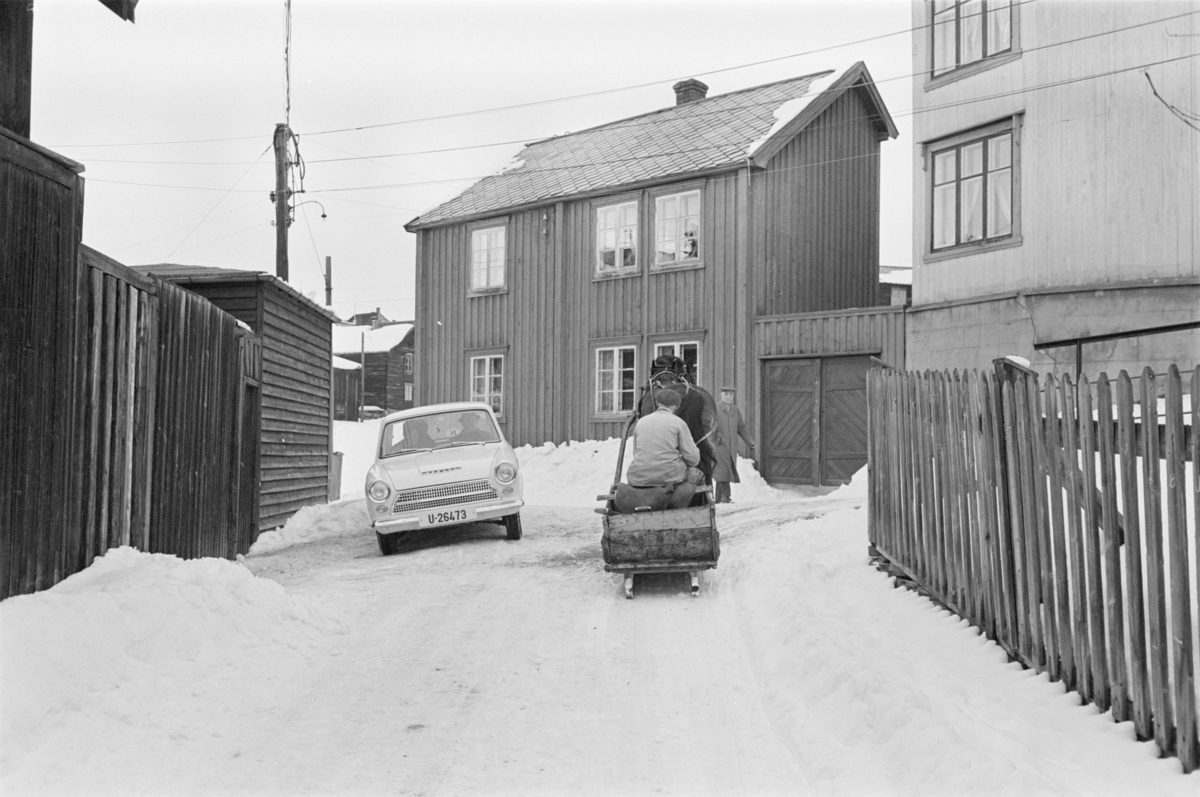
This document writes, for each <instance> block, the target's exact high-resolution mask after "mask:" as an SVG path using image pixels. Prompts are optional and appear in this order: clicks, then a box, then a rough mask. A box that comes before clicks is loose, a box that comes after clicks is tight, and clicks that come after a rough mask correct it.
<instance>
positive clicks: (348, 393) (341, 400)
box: [333, 354, 363, 421]
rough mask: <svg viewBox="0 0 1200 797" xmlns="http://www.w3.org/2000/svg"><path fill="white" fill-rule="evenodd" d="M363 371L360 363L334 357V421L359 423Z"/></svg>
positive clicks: (361, 404)
mask: <svg viewBox="0 0 1200 797" xmlns="http://www.w3.org/2000/svg"><path fill="white" fill-rule="evenodd" d="M362 383H363V370H362V366H361V365H359V364H358V363H356V362H354V361H352V360H347V359H346V358H344V357H338V356H337V355H336V354H335V355H333V419H334V420H335V421H357V420H359V419H360V418H361V417H362V416H361V410H362V406H363V400H362Z"/></svg>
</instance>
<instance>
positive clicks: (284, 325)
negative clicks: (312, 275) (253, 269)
mask: <svg viewBox="0 0 1200 797" xmlns="http://www.w3.org/2000/svg"><path fill="white" fill-rule="evenodd" d="M259 284H260V285H263V286H265V287H264V292H263V314H262V327H261V329H260V331H261V335H262V339H263V379H262V482H261V498H260V500H261V508H260V513H259V528H260V529H263V530H266V529H271V528H275V527H277V526H281V525H283V524H284V522H286V521H287V519H288V518H289V517H291V516H292V514H294V513H295V512H296V510H298V509H300V508H301V507H304V506H308V505H310V504H323V503H325V502H326V501H328V500H329V453H330V451H332V450H333V449H332V442H333V441H332V425H333V420H332V418H333V414H332V411H333V408H332V398H333V389H332V384H331V381H332V375H331V371H332V368H331V366H330V363H331V357H332V348H333V341H332V328H331V321H330V320H329V318H328V317H326V316H324V315H322V314H321V313H319V312H317V311H316V310H315V309H314V308H311V307H309V306H308V305H306V304H304V303H302V302H301V301H300V299H299V298H297V297H295V296H293V295H291V294H290V293H288V292H286V291H285V290H284V289H283V288H281V287H280V286H278V285H277V284H275V283H273V282H263V283H259Z"/></svg>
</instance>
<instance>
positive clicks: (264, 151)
mask: <svg viewBox="0 0 1200 797" xmlns="http://www.w3.org/2000/svg"><path fill="white" fill-rule="evenodd" d="M270 150H271V147H270V146H269V145H268V146H267V148H266V149H264V150H263V151H262V154H261V155H259V156H258V158H257V159H256V160H255V163H257V162H258V161H259V160H262V156H263V155H266V154H267V153H268V152H269V151H270ZM253 168H254V164H253V163H252V164H250V168H248V169H246V171H244V172H242V176H241V177H239V178H238V179H237V180H236V181H235V182H234V184H233V185H231V186H230V187H229V190H228V191H226V192H225V193H224V194H222V195H221V198H220V199H218V200H217V203H216V204H215V205H213V206H212V207H211V208H209V209H208V213H205V214H204V216H203V217H201V219H200V221H198V222H196V226H195V227H192V229H191V232H189V233H188V234H187V235H185V236H183V237H182V238H180V239H179V243H177V244H175V249H172V250H171V252H170V254H168V255H167V256H166V257H165V258H163V261H164V262H166V261H169V260H170V259H171V256H172V255H174V254H175V252H176V250H178V249H179V247H180V246H182V245H183V242H184V241H186V240H187V239H188V238H190V237H191V236H192V233H194V232H195V231H196V228H197V227H199V226H200V225H201V224H203V223H204V220H205V219H207V218H208V217H209V216H210V215H212V212H213V211H214V210H216V209H217V206H218V205H220V204H221V203H222V202H224V201H225V197H227V196H229V194H230V193H231V192H232V191H233V190H234V189H235V188H237V184H238V183H240V182H241V181H242V180H243V179H245V177H246V175H247V174H249V173H250V169H253Z"/></svg>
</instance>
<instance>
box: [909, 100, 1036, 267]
mask: <svg viewBox="0 0 1200 797" xmlns="http://www.w3.org/2000/svg"><path fill="white" fill-rule="evenodd" d="M1017 131H1018V128H1017V126H1016V124H1015V120H1007V121H1005V122H1003V123H1000V124H997V125H992V126H990V127H989V128H985V129H983V130H980V131H976V132H974V133H967V134H964V135H962V136H958V137H956V138H955V139H951V140H947V141H943V142H935V143H933V144H930V145H929V147H928V152H929V153H930V157H931V160H932V191H931V210H930V219H931V229H932V238H931V243H930V251H931V252H935V253H936V252H938V251H940V250H944V249H950V248H952V247H956V246H966V245H974V246H981V245H986V244H988V243H994V242H998V241H1002V240H1004V239H1016V231H1017V221H1018V219H1017V212H1016V211H1017V192H1016V185H1017V183H1016V174H1018V173H1019V172H1018V171H1017V170H1018V169H1019V167H1020V164H1019V162H1018V159H1017V154H1018V148H1017V147H1016V146H1014V141H1015V140H1016V135H1017Z"/></svg>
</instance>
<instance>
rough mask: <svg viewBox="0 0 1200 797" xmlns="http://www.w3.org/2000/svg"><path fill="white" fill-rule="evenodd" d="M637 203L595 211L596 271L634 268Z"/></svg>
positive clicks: (611, 271)
mask: <svg viewBox="0 0 1200 797" xmlns="http://www.w3.org/2000/svg"><path fill="white" fill-rule="evenodd" d="M637 216H638V203H637V202H622V203H621V204H619V205H608V206H607V207H602V208H596V272H597V273H599V274H615V273H618V272H621V271H627V270H630V269H636V268H637V234H638V219H637Z"/></svg>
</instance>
